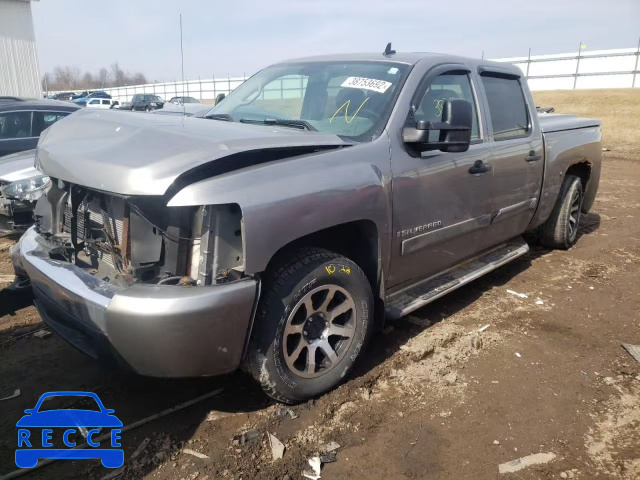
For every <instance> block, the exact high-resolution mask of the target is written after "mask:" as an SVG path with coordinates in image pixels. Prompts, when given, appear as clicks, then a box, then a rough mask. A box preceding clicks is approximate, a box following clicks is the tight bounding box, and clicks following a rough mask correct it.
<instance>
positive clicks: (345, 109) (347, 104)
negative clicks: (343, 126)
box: [329, 97, 369, 123]
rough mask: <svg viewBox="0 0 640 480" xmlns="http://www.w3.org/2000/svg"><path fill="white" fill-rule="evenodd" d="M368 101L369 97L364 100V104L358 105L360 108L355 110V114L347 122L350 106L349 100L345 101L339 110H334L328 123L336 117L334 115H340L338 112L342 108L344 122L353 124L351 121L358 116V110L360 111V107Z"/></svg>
mask: <svg viewBox="0 0 640 480" xmlns="http://www.w3.org/2000/svg"><path fill="white" fill-rule="evenodd" d="M368 100H369V97H367V98H365V99H364V102H362V103H361V104H360V106H359V107H358V109H357V110H356V113H354V114H353V116H352V117H351V120H349V105H351V100H347V101H346V102H344V103H343V104H342V105H341V106H340V108H338V109H337V110H336V113H334V114H333V115H332V116H331V119H330V120H329V123H332V122H333V119H334V118H335V117H336V115H338V113H340V110H342V109H343V108H344V121H345V122H347V123H351V122H353V119H354V118H356V115H358V113H359V112H360V110H362V107H364V104H365V103H367V101H368Z"/></svg>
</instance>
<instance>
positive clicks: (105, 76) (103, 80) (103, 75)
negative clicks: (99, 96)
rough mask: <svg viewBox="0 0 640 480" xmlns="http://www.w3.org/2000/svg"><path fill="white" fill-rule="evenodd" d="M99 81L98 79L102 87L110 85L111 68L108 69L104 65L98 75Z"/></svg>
mask: <svg viewBox="0 0 640 480" xmlns="http://www.w3.org/2000/svg"><path fill="white" fill-rule="evenodd" d="M97 81H98V84H99V85H98V86H99V87H100V88H104V87H106V86H108V84H109V70H107V69H106V68H104V67H102V68H101V69H100V71H98V76H97Z"/></svg>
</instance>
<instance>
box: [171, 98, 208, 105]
mask: <svg viewBox="0 0 640 480" xmlns="http://www.w3.org/2000/svg"><path fill="white" fill-rule="evenodd" d="M167 103H173V104H174V105H184V104H185V103H200V104H201V103H202V102H201V101H200V100H197V99H195V98H193V97H172V98H171V100H169V101H168V102H167Z"/></svg>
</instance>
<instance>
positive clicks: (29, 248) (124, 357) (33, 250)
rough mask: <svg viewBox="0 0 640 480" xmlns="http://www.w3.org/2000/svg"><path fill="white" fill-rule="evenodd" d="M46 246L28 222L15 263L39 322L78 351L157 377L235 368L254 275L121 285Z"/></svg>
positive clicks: (246, 330)
mask: <svg viewBox="0 0 640 480" xmlns="http://www.w3.org/2000/svg"><path fill="white" fill-rule="evenodd" d="M48 248H49V247H48V245H47V240H46V239H45V238H44V237H43V236H41V235H39V234H38V233H37V232H36V230H35V227H32V228H30V229H29V230H27V232H26V233H25V234H24V235H23V237H22V238H21V239H20V241H19V242H18V243H17V244H16V245H15V246H14V247H12V249H11V256H12V261H13V264H14V269H15V272H16V275H18V276H19V277H28V278H29V279H30V280H31V285H32V287H33V292H34V296H35V300H34V301H35V304H36V307H37V308H38V311H39V312H40V314H41V316H42V318H43V319H44V321H45V322H46V323H47V324H49V325H50V326H51V328H52V329H53V330H54V331H55V332H56V333H58V334H59V335H60V336H62V337H63V338H64V339H65V340H67V341H68V342H69V343H71V344H72V345H73V346H75V347H77V348H78V349H79V350H81V351H82V352H84V353H86V354H87V355H90V356H91V357H94V358H99V359H109V360H115V361H116V362H118V363H120V364H124V365H125V366H127V367H129V368H130V369H132V370H133V371H134V372H136V373H139V374H141V375H148V376H154V377H192V376H203V375H218V374H222V373H227V372H230V371H233V370H235V369H237V368H238V367H239V365H240V363H241V361H242V355H243V352H244V347H245V344H246V340H247V338H248V333H249V329H250V325H251V320H252V315H253V311H254V306H255V301H256V298H257V290H258V282H257V281H256V280H254V279H252V278H244V279H241V280H238V281H235V282H230V283H225V284H220V285H211V286H199V287H187V286H177V285H151V284H142V283H140V284H135V285H132V286H130V287H126V288H123V287H118V286H114V285H112V284H110V283H108V282H105V281H102V280H100V279H99V278H97V277H95V276H93V275H91V274H90V273H89V272H87V271H85V270H83V269H82V268H79V267H77V266H75V265H73V264H71V263H68V262H63V261H59V260H54V259H52V258H51V257H50V255H49V252H48Z"/></svg>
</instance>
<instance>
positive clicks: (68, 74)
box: [53, 65, 80, 90]
mask: <svg viewBox="0 0 640 480" xmlns="http://www.w3.org/2000/svg"><path fill="white" fill-rule="evenodd" d="M53 77H54V82H55V83H56V85H57V86H58V88H63V89H64V88H69V89H71V90H73V89H75V88H77V87H78V86H79V84H80V69H79V68H78V67H76V66H73V65H72V66H66V67H56V68H54V69H53Z"/></svg>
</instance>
